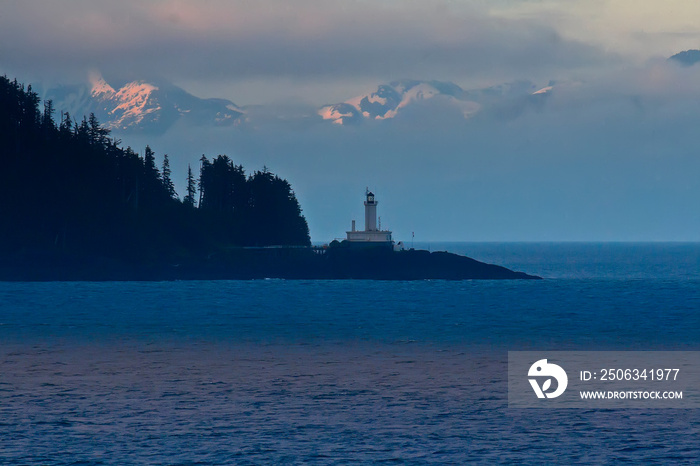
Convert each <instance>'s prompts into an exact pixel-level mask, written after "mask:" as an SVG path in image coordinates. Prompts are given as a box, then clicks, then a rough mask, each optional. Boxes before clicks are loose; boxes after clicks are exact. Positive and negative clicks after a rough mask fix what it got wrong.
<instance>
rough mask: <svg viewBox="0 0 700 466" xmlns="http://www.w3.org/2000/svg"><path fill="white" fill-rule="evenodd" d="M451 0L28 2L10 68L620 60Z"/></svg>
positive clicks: (334, 72) (503, 75)
mask: <svg viewBox="0 0 700 466" xmlns="http://www.w3.org/2000/svg"><path fill="white" fill-rule="evenodd" d="M450 5H451V4H450V3H449V2H429V3H428V2H423V3H421V2H401V3H397V2H373V3H370V2H363V1H357V2H334V1H320V0H300V1H295V2H293V3H291V2H275V1H258V2H254V1H223V0H213V1H208V2H196V3H195V2H186V1H174V0H167V1H154V2H140V1H135V0H126V1H121V2H106V1H83V0H73V1H66V2H60V3H59V2H49V3H46V2H39V1H36V0H27V1H23V2H12V3H10V4H8V5H4V6H3V15H2V17H0V56H2V57H3V59H2V63H0V66H3V67H4V68H6V69H11V70H14V69H16V70H21V69H29V70H31V71H32V72H34V73H35V74H37V75H40V74H47V75H50V74H54V73H63V74H64V75H72V74H75V73H77V72H78V70H79V71H80V72H84V70H86V69H95V68H96V69H99V70H101V71H102V72H103V73H105V74H107V75H129V76H128V77H133V76H144V75H145V76H153V75H154V74H159V75H162V76H165V77H168V78H170V79H173V80H208V81H210V82H215V81H218V82H223V81H229V82H230V81H236V80H254V79H278V78H280V77H284V78H289V79H294V80H300V81H302V80H305V79H316V80H329V79H345V80H347V79H349V78H353V77H355V78H357V79H363V78H369V77H371V78H372V79H377V80H384V79H395V78H400V77H418V78H439V79H452V80H457V81H460V80H465V79H476V78H477V77H478V78H479V79H487V78H489V77H492V78H494V79H496V78H499V79H510V78H513V77H523V76H525V77H532V76H533V75H537V76H538V77H544V75H547V76H551V75H552V74H555V75H556V74H558V73H559V72H561V70H571V69H578V68H581V67H588V66H592V65H599V64H601V63H609V62H610V60H611V59H612V58H611V57H610V56H608V55H606V54H605V53H603V52H602V51H601V50H599V49H597V48H595V47H591V46H589V45H586V44H585V43H584V42H582V41H573V40H567V39H564V38H563V37H562V36H561V35H560V34H559V33H558V32H557V31H556V30H555V29H554V28H553V27H552V26H551V25H547V24H544V23H542V22H541V21H538V20H532V19H512V18H510V19H509V18H499V17H495V16H493V15H491V14H490V13H489V11H488V10H487V9H485V8H483V7H480V6H479V5H475V6H471V7H465V6H463V5H462V6H457V7H453V6H450ZM229 97H233V96H229Z"/></svg>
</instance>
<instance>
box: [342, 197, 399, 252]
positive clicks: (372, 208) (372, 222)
mask: <svg viewBox="0 0 700 466" xmlns="http://www.w3.org/2000/svg"><path fill="white" fill-rule="evenodd" d="M377 204H378V202H377V200H376V199H375V197H374V193H373V192H371V191H370V190H369V189H367V190H366V191H365V229H364V230H363V231H358V230H356V228H355V220H353V221H352V229H351V230H350V231H348V232H346V233H347V240H348V241H349V242H350V243H351V244H355V245H365V246H382V245H384V246H392V245H393V241H392V239H391V231H389V230H382V229H381V225H379V228H377Z"/></svg>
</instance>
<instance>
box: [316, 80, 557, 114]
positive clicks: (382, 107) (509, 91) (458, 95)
mask: <svg viewBox="0 0 700 466" xmlns="http://www.w3.org/2000/svg"><path fill="white" fill-rule="evenodd" d="M551 90H552V86H551V85H549V86H547V87H542V88H538V87H537V86H535V85H534V84H533V83H531V82H529V81H516V82H512V83H506V84H501V85H498V86H493V87H489V88H485V89H478V90H470V91H466V90H464V89H462V88H461V87H459V86H458V85H457V84H454V83H451V82H443V81H418V80H401V81H394V82H392V83H389V84H382V85H380V86H379V87H378V88H377V90H376V91H374V92H370V93H367V94H362V95H359V96H357V97H353V98H351V99H348V100H346V101H345V102H341V103H337V104H331V105H326V106H324V107H321V108H320V109H319V111H318V114H319V115H320V116H321V117H322V118H323V119H324V120H329V121H331V122H333V123H335V124H339V125H345V124H352V123H359V122H361V121H363V120H385V119H388V118H394V117H396V116H397V115H399V114H401V113H403V112H405V110H406V109H408V108H410V107H411V106H414V105H415V104H418V103H425V102H428V101H434V102H436V103H440V104H442V105H448V106H451V107H454V108H455V109H457V110H459V112H460V113H461V114H462V115H463V116H464V118H470V117H472V116H474V115H476V114H477V113H478V112H479V111H481V110H482V108H484V107H485V106H491V105H494V104H496V103H499V102H503V101H504V100H505V101H507V100H512V99H514V98H521V97H523V96H529V95H537V94H546V93H548V92H549V91H551Z"/></svg>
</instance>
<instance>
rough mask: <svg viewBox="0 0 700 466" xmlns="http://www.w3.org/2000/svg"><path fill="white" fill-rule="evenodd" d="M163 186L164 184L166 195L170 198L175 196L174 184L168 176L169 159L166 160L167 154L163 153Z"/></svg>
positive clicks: (169, 173) (169, 172)
mask: <svg viewBox="0 0 700 466" xmlns="http://www.w3.org/2000/svg"><path fill="white" fill-rule="evenodd" d="M162 173H163V186H165V189H166V191H167V192H168V195H169V196H170V197H171V198H172V199H175V198H176V197H177V193H176V192H175V185H174V184H173V180H172V179H171V178H170V175H171V171H170V160H168V154H165V155H164V156H163V172H162Z"/></svg>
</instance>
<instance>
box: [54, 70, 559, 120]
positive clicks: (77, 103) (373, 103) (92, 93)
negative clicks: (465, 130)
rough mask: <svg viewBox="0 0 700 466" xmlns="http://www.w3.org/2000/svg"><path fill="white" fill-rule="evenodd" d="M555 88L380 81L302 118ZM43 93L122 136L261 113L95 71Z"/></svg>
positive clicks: (362, 114)
mask: <svg viewBox="0 0 700 466" xmlns="http://www.w3.org/2000/svg"><path fill="white" fill-rule="evenodd" d="M551 90H552V86H551V83H550V84H549V85H546V86H538V85H536V84H534V83H532V82H530V81H526V80H521V81H515V82H511V83H503V84H500V85H496V86H491V87H488V88H484V89H475V90H469V91H467V90H464V89H462V88H461V87H460V86H458V85H457V84H454V83H452V82H446V81H434V80H433V81H420V80H410V79H404V80H399V81H393V82H391V83H388V84H380V85H379V86H378V87H377V89H376V90H375V91H373V92H369V93H365V94H361V95H359V96H355V97H353V98H350V99H348V100H346V101H345V102H340V103H335V104H330V105H325V106H323V107H321V108H320V109H316V110H314V111H312V109H310V108H307V109H305V113H304V112H302V113H300V114H297V118H299V119H311V120H319V117H320V119H323V120H327V121H329V122H331V123H335V124H339V125H347V124H358V123H361V122H362V121H365V120H386V119H392V118H396V117H399V116H402V115H406V114H410V113H412V112H416V111H418V112H421V111H423V112H424V111H426V110H427V109H428V108H436V107H445V108H449V109H451V110H453V111H455V112H456V113H457V114H460V115H462V117H463V118H465V119H468V118H471V117H473V116H474V115H476V114H478V113H480V112H482V111H485V110H486V111H488V110H492V109H494V108H499V107H500V108H505V107H507V106H509V105H511V106H515V107H517V108H519V107H521V106H522V105H526V104H527V101H528V100H530V101H531V102H532V103H534V102H536V101H538V100H539V99H542V98H543V97H544V96H545V94H547V93H548V92H549V91H551ZM43 94H44V95H43V97H44V98H45V99H51V100H52V101H53V103H54V107H55V108H56V110H57V111H58V112H69V113H70V114H71V115H72V116H74V117H75V118H78V119H79V118H82V116H83V115H88V114H90V113H95V115H96V116H97V117H98V119H99V120H100V122H102V123H103V124H105V125H106V126H107V127H108V128H110V129H111V130H113V131H114V132H116V133H118V134H131V133H150V134H162V133H164V132H166V131H167V130H168V129H169V128H171V127H172V126H173V125H174V124H175V123H178V122H181V123H184V125H192V126H195V127H218V126H222V127H226V126H234V125H244V124H245V123H252V124H256V123H258V121H257V120H256V119H255V117H254V115H256V114H257V113H259V112H256V111H253V112H252V113H253V116H252V117H251V116H248V115H246V113H247V112H246V109H245V108H241V107H238V106H237V105H235V104H234V103H233V102H231V101H230V100H227V99H201V98H198V97H195V96H194V95H192V94H190V93H188V92H187V91H185V90H183V89H181V88H179V87H177V86H175V85H173V84H171V83H168V82H167V81H165V80H158V81H147V80H136V81H131V82H127V83H125V84H123V85H121V86H113V85H112V84H111V83H108V82H107V81H106V80H105V79H104V78H103V77H102V76H101V75H99V74H93V75H91V76H90V80H89V83H87V84H75V85H65V86H60V87H54V88H51V89H48V90H47V91H45V92H44V93H43ZM256 107H258V106H256ZM254 108H255V107H254ZM257 109H258V110H259V107H258V108H257ZM268 114H269V112H268ZM277 116H278V117H279V118H287V116H286V115H281V114H280V115H277ZM287 119H288V118H287Z"/></svg>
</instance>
